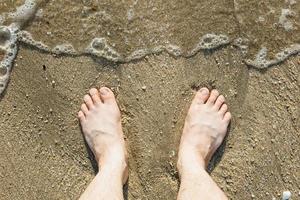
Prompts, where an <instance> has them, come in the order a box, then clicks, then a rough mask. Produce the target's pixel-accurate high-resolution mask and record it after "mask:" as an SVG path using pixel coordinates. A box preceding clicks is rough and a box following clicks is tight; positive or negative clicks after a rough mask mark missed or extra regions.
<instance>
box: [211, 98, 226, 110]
mask: <svg viewBox="0 0 300 200" xmlns="http://www.w3.org/2000/svg"><path fill="white" fill-rule="evenodd" d="M224 102H225V97H224V96H223V95H220V96H219V97H218V98H217V100H216V102H215V105H214V107H215V108H216V110H219V109H220V108H221V106H222V105H223V103H224Z"/></svg>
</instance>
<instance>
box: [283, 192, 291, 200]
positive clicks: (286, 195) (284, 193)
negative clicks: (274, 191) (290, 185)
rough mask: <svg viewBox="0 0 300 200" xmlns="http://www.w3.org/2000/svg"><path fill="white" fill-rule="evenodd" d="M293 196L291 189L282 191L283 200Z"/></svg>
mask: <svg viewBox="0 0 300 200" xmlns="http://www.w3.org/2000/svg"><path fill="white" fill-rule="evenodd" d="M291 197H292V193H291V192H290V191H284V192H283V193H282V200H289V199H290V198H291Z"/></svg>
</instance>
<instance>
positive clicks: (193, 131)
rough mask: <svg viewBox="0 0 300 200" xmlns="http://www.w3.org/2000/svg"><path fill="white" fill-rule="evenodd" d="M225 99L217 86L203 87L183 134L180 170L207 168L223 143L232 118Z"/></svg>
mask: <svg viewBox="0 0 300 200" xmlns="http://www.w3.org/2000/svg"><path fill="white" fill-rule="evenodd" d="M224 102H225V98H224V96H223V95H219V92H218V91H217V90H212V91H211V93H209V90H208V89H207V88H201V89H200V90H199V91H198V92H197V93H196V96H195V97H194V99H193V102H192V104H191V106H190V109H189V111H188V114H187V117H186V120H185V124H184V128H183V133H182V136H181V141H180V147H179V154H178V164H177V165H178V169H179V172H180V173H181V172H182V170H188V171H193V170H198V169H199V167H202V168H206V167H207V165H208V162H209V161H210V159H211V157H212V155H213V154H214V153H215V151H216V150H217V149H218V147H219V146H220V145H221V143H222V141H223V139H224V137H225V135H226V132H227V127H228V124H229V122H230V119H231V114H230V113H229V112H227V109H228V107H227V105H226V104H225V103H224Z"/></svg>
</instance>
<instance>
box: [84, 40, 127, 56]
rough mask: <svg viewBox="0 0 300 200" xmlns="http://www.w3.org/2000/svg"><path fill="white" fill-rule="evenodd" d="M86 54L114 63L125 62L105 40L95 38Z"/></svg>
mask: <svg viewBox="0 0 300 200" xmlns="http://www.w3.org/2000/svg"><path fill="white" fill-rule="evenodd" d="M85 52H86V53H87V54H91V55H93V56H96V57H100V58H105V59H107V60H109V61H113V62H122V61H124V59H123V58H122V56H121V55H120V54H119V53H118V52H117V51H115V50H114V49H113V48H112V47H111V46H110V45H109V44H108V43H107V41H106V39H105V38H94V39H93V40H92V42H91V43H90V45H89V46H88V47H87V48H86V50H85Z"/></svg>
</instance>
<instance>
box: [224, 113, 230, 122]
mask: <svg viewBox="0 0 300 200" xmlns="http://www.w3.org/2000/svg"><path fill="white" fill-rule="evenodd" d="M223 120H224V121H226V122H228V123H229V122H230V120H231V113H230V112H227V113H226V114H225V115H224V118H223Z"/></svg>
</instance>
